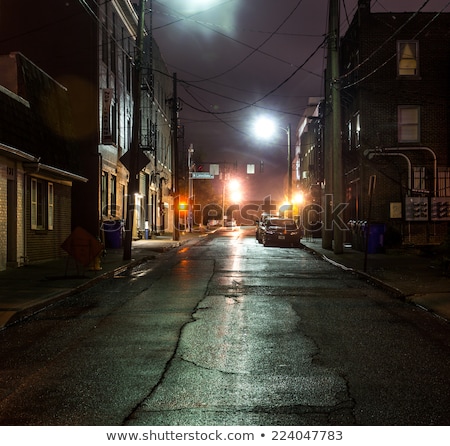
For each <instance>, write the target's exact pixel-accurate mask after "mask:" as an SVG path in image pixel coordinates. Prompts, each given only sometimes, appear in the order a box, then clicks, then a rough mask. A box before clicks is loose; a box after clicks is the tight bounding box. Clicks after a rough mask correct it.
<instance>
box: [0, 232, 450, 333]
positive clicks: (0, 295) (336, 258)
mask: <svg viewBox="0 0 450 446" xmlns="http://www.w3.org/2000/svg"><path fill="white" fill-rule="evenodd" d="M202 236H205V234H204V233H199V232H192V233H182V234H181V236H180V240H179V241H173V240H172V238H171V237H158V238H156V239H152V240H138V241H134V242H133V248H132V260H130V261H124V260H123V259H122V257H123V250H122V249H109V250H108V251H107V255H106V256H105V257H103V258H102V262H101V268H102V269H101V270H100V271H89V270H79V269H77V268H76V265H75V262H74V261H73V259H70V258H62V259H59V260H54V261H50V262H40V263H33V264H30V265H27V266H24V267H21V268H15V269H8V270H7V271H0V329H2V328H3V327H5V326H6V325H9V324H12V323H14V322H15V321H17V320H20V319H22V318H24V317H26V316H28V315H30V314H32V313H34V312H36V311H39V310H40V309H42V308H45V307H46V306H48V305H50V304H51V303H53V302H55V301H57V300H59V299H62V298H64V297H66V296H69V295H70V294H73V293H76V292H78V291H80V290H82V289H86V288H88V287H90V286H92V285H93V284H95V283H96V282H97V281H99V280H101V279H104V278H106V277H112V276H114V275H115V274H119V273H120V272H122V271H125V270H126V269H128V268H131V267H133V266H135V265H138V264H139V263H142V262H145V261H147V260H149V259H152V258H155V257H156V256H157V255H158V253H161V252H164V251H166V250H169V249H172V248H174V247H178V246H180V245H182V244H184V243H189V241H193V240H195V239H198V238H199V237H202ZM302 244H303V246H304V247H305V249H307V250H309V251H311V252H312V253H314V254H315V255H318V256H321V257H322V258H323V259H324V260H326V261H328V262H331V263H333V264H335V265H336V266H337V267H340V268H344V269H348V270H350V271H353V272H354V273H355V274H359V275H360V276H361V277H363V278H364V279H366V280H368V281H371V282H373V283H375V284H377V285H378V286H380V287H382V288H383V289H385V290H387V291H388V292H389V293H391V294H392V295H394V296H395V297H397V298H401V299H404V300H406V301H410V302H412V303H414V304H416V305H419V306H421V307H424V308H425V309H427V310H429V311H431V312H433V313H435V314H437V315H439V316H441V317H443V318H444V319H446V320H449V321H450V275H444V274H442V271H441V268H440V265H439V261H438V259H436V258H433V257H431V256H424V255H421V254H420V252H419V251H418V250H415V249H409V248H404V249H397V250H388V251H387V252H386V253H385V254H369V255H368V256H367V271H366V272H364V271H363V270H364V253H363V252H360V251H356V250H354V249H352V248H351V247H348V246H346V247H345V248H344V252H343V253H342V254H334V252H333V251H332V250H327V249H323V248H322V240H321V239H302Z"/></svg>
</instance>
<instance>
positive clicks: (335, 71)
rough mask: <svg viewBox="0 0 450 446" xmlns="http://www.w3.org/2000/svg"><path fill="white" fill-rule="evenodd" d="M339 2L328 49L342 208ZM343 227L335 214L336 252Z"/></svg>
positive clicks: (336, 184)
mask: <svg viewBox="0 0 450 446" xmlns="http://www.w3.org/2000/svg"><path fill="white" fill-rule="evenodd" d="M339 4H340V0H330V21H329V29H328V39H329V43H328V51H329V59H328V63H329V68H330V77H329V80H330V82H331V84H330V93H331V115H332V118H331V121H332V122H331V127H332V129H331V139H332V140H331V152H332V154H331V161H332V163H331V164H332V192H333V199H332V208H333V210H335V209H340V205H341V203H343V202H344V201H343V198H344V194H343V186H342V170H343V169H342V142H341V92H340V79H339V76H340V70H339V39H340V35H339V20H340V17H339ZM343 230H344V229H343V228H342V227H341V225H340V218H339V215H334V214H333V235H334V245H333V248H334V253H335V254H342V253H343V252H344V240H343Z"/></svg>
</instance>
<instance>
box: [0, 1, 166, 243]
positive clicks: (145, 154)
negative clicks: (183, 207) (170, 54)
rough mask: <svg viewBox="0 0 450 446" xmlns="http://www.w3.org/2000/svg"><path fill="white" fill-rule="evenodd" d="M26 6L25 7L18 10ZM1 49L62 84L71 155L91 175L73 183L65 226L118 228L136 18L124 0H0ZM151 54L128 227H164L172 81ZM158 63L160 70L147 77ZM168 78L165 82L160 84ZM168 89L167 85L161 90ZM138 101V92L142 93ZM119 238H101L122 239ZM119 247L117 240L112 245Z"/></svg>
mask: <svg viewBox="0 0 450 446" xmlns="http://www.w3.org/2000/svg"><path fill="white" fill-rule="evenodd" d="M23 11H26V14H23ZM1 20H2V23H1V27H0V53H2V52H3V53H8V52H10V51H20V52H22V53H23V54H24V55H26V56H27V57H29V58H30V59H32V60H33V61H34V62H35V63H36V64H37V65H38V66H40V67H41V68H42V69H43V70H45V71H46V72H48V73H49V74H50V75H51V76H52V77H53V78H54V79H56V80H57V81H58V82H60V83H61V84H63V85H65V86H66V87H67V89H68V93H69V99H70V104H71V107H72V111H73V129H74V138H75V141H76V143H77V150H76V153H75V154H74V155H75V157H76V164H77V165H78V166H80V169H81V170H80V174H81V175H82V176H84V177H86V178H88V180H89V181H87V182H86V183H80V184H78V183H77V184H74V185H73V200H72V228H75V227H78V226H80V227H82V228H84V229H85V230H87V231H88V232H89V233H91V234H92V235H94V236H96V237H102V236H104V235H105V231H102V229H103V228H105V227H107V228H110V226H105V223H106V222H107V223H108V224H109V223H111V222H113V223H115V224H116V223H117V224H116V225H115V226H114V228H117V229H118V230H119V229H120V227H121V223H122V222H123V220H124V219H126V217H127V216H126V209H127V201H128V180H129V171H128V168H127V167H128V166H129V163H128V159H127V153H128V152H129V149H130V144H131V134H132V127H133V97H132V91H133V85H132V84H133V75H132V73H133V62H134V60H135V56H136V32H137V25H138V17H137V13H136V5H133V4H132V3H131V1H130V0H111V1H107V2H97V1H93V0H83V1H80V2H78V1H77V2H60V1H58V0H49V1H47V2H46V5H45V7H42V5H40V4H39V3H38V2H35V1H33V0H24V1H23V2H22V4H21V7H20V8H17V4H16V2H14V1H12V0H3V1H2V17H1ZM150 47H151V48H152V50H153V53H152V52H150V54H146V56H145V57H147V58H148V57H150V58H152V57H153V54H156V56H157V58H158V61H157V62H156V63H153V62H152V61H151V60H146V61H144V65H146V67H148V69H149V70H150V71H148V72H147V73H146V76H145V77H144V79H145V82H143V85H142V98H143V101H142V103H143V108H142V110H141V121H142V123H143V128H142V131H141V138H140V139H141V144H140V146H141V147H140V148H141V150H142V153H141V155H142V156H141V159H142V160H145V162H144V163H143V164H142V166H140V167H141V169H140V171H139V182H140V190H139V194H138V197H136V198H137V200H138V206H137V207H136V208H135V212H136V213H137V218H135V219H134V221H135V227H134V228H133V231H134V235H135V236H138V234H139V232H140V230H142V231H143V230H144V228H145V226H146V224H148V225H149V226H150V227H151V228H154V229H155V230H156V229H158V230H169V231H170V230H171V227H170V223H171V222H172V221H173V219H172V218H171V216H170V215H169V214H170V212H172V210H171V203H172V197H171V190H172V189H173V188H172V164H171V163H172V156H171V144H170V125H171V123H170V121H168V120H167V116H169V115H170V112H169V111H168V107H170V103H169V102H168V101H167V98H169V97H170V95H171V94H172V93H171V92H172V89H171V83H170V82H167V79H166V78H168V76H166V75H162V74H160V73H164V72H165V69H164V63H163V61H162V59H161V57H160V55H159V51H158V48H157V45H156V43H155V44H154V45H150ZM155 65H157V66H158V70H159V71H158V73H159V74H158V76H159V77H162V78H163V79H164V80H163V81H161V82H160V81H159V77H158V76H154V75H152V74H153V73H152V71H151V70H152V69H153V67H154V66H155ZM168 85H169V87H168ZM167 88H170V91H167ZM144 99H145V100H144ZM120 239H121V237H120V233H119V237H114V238H113V239H108V238H107V239H106V243H107V244H108V240H109V241H111V240H112V242H113V243H114V244H115V243H120V241H121V240H120ZM114 247H119V246H114Z"/></svg>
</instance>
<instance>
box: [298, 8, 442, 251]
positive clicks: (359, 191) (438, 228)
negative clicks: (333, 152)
mask: <svg viewBox="0 0 450 446" xmlns="http://www.w3.org/2000/svg"><path fill="white" fill-rule="evenodd" d="M449 55H450V14H448V13H424V12H416V13H415V12H408V13H406V12H405V13H390V12H386V13H372V12H371V10H370V1H369V0H360V1H359V4H358V10H357V12H356V14H355V16H354V18H353V21H352V23H351V24H350V26H349V28H348V30H347V32H346V33H345V35H344V36H343V37H342V39H341V45H340V67H341V68H340V92H341V117H342V163H343V181H342V182H343V185H344V188H345V191H344V196H345V201H346V203H348V207H347V209H346V210H345V221H346V222H351V225H352V228H355V227H360V224H361V223H362V224H364V222H365V221H366V220H367V219H368V217H369V211H370V214H371V221H372V222H373V223H374V224H376V225H377V226H378V227H379V228H382V229H379V230H381V231H382V232H383V235H384V237H383V240H382V242H383V244H385V245H387V246H390V245H395V244H399V243H404V244H414V245H422V244H435V243H436V244H437V243H441V242H442V241H443V240H444V239H445V237H446V235H447V222H448V221H449V220H450V160H449V143H450V134H449V123H450V84H449V79H450V56H449ZM325 109H327V110H329V109H328V108H327V104H326V103H325V106H324V110H325ZM327 113H328V112H327V111H323V112H322V113H320V116H321V118H322V119H319V120H317V121H316V122H312V121H311V120H310V121H309V124H310V127H309V130H312V131H313V132H316V133H317V135H318V138H319V140H318V141H314V142H313V143H309V144H310V146H311V148H312V149H313V152H314V150H315V154H314V156H315V157H316V159H322V155H323V159H324V162H325V163H327V162H330V161H329V159H330V158H329V156H327V155H328V152H327V150H328V147H326V145H327V143H326V125H327V119H326V114H327ZM323 132H324V134H323ZM310 133H311V131H310ZM324 135H325V136H324ZM309 137H311V135H309ZM303 139H305V136H303ZM321 141H323V142H324V143H323V144H321ZM320 151H322V153H320ZM301 152H302V153H307V150H306V148H305V147H303V148H302V149H301ZM312 159H313V154H310V156H309V157H307V158H305V159H304V163H308V165H307V166H305V164H303V165H302V167H301V170H302V171H308V176H310V177H311V178H312V179H314V180H320V178H321V176H322V175H323V171H322V169H323V165H322V166H315V163H314V162H312ZM316 167H317V168H316ZM319 167H320V169H319ZM311 168H312V169H313V171H312V172H311V171H310V170H311ZM371 178H372V179H375V181H376V183H375V189H374V191H373V194H372V200H369V196H368V191H369V183H370V179H371ZM302 184H303V187H308V186H310V185H311V184H312V183H311V182H310V181H309V180H307V179H306V180H303V183H302ZM319 184H321V185H323V183H321V182H320V181H319ZM370 203H371V207H370V210H369V206H370ZM355 225H356V226H355ZM346 237H347V240H348V241H350V240H352V239H353V237H352V234H351V231H347V233H346Z"/></svg>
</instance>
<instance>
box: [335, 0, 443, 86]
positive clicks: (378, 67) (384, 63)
mask: <svg viewBox="0 0 450 446" xmlns="http://www.w3.org/2000/svg"><path fill="white" fill-rule="evenodd" d="M429 1H430V0H427V1H426V2H425V3H424V4H423V5H422V6H421V7H420V8H419V9H418V10H417V11H416V12H415V13H414V14H413V15H412V16H411V17H409V19H408V20H407V21H406V22H405V23H404V24H403V25H402V26H401V27H400V28H399V29H398V30H397V31H396V32H394V33H393V34H392V35H391V36H390V37H389V38H388V39H387V40H386V41H385V42H384V43H383V44H382V45H381V46H379V47H378V48H377V49H376V50H375V51H373V52H372V53H371V54H370V55H369V56H367V58H366V59H365V60H364V61H363V62H361V63H360V64H358V65H357V66H356V67H354V68H352V70H350V71H349V72H347V73H345V74H344V75H342V76H341V77H340V79H341V81H342V80H343V79H346V78H348V76H350V74H351V73H353V72H355V71H356V70H357V69H359V68H360V67H361V66H362V65H363V64H365V63H367V62H369V61H370V60H371V59H372V57H373V56H374V55H375V54H376V53H377V52H378V51H379V49H381V48H382V47H383V46H384V45H385V44H387V43H388V42H390V41H391V40H392V39H393V38H394V37H395V36H396V35H397V34H398V32H399V30H401V29H403V28H404V27H405V26H406V24H408V23H409V22H410V21H411V20H412V19H413V18H414V17H416V16H417V14H418V13H419V12H420V11H421V10H422V9H423V8H424V7H425V6H426V4H427V3H429ZM449 5H450V1H449V2H448V3H447V4H446V5H445V6H444V7H443V8H442V9H441V10H440V11H438V12H437V13H436V14H435V15H434V16H433V17H432V18H431V19H430V20H429V21H428V22H427V23H426V24H425V26H423V27H422V29H420V30H419V31H418V32H417V33H416V34H415V35H414V36H412V39H413V40H414V39H417V37H419V36H420V34H422V32H423V31H424V30H425V29H427V28H428V27H429V26H430V25H431V23H433V22H434V21H435V20H436V19H437V18H438V17H439V16H440V15H441V14H442V13H443V12H444V11H445V9H446V8H448V6H449ZM396 57H397V53H393V54H392V55H391V56H390V57H388V58H387V59H386V60H385V61H384V62H383V63H381V64H379V65H378V66H377V67H376V68H375V69H374V70H372V71H371V72H370V73H368V74H367V75H365V76H364V77H362V78H360V79H358V80H356V81H354V82H352V83H350V84H347V85H345V86H343V87H342V89H346V88H350V87H353V86H355V85H357V84H359V83H361V82H363V81H365V80H366V79H368V78H369V77H371V76H373V75H374V74H375V73H376V72H378V71H379V70H380V69H381V68H383V67H385V66H386V65H387V64H388V63H389V62H390V61H391V60H392V59H394V58H396Z"/></svg>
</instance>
